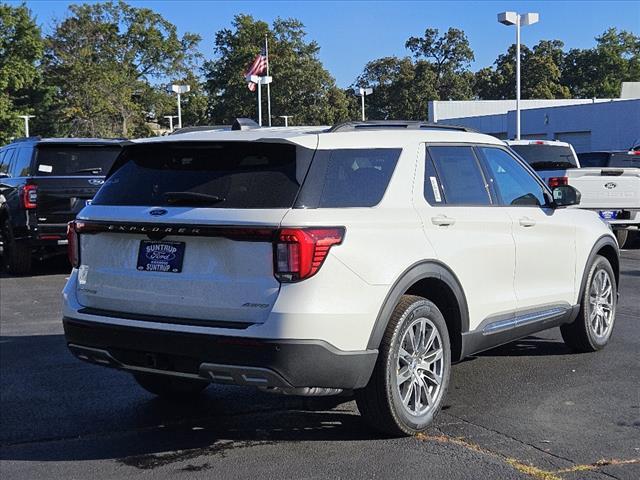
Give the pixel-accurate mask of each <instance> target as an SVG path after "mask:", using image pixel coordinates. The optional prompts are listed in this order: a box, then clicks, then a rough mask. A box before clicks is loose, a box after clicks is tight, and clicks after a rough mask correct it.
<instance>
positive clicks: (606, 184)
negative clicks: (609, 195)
mask: <svg viewBox="0 0 640 480" xmlns="http://www.w3.org/2000/svg"><path fill="white" fill-rule="evenodd" d="M617 186H618V184H616V183H615V182H607V183H605V184H604V188H608V189H609V190H611V189H612V188H616V187H617Z"/></svg>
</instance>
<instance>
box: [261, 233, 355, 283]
mask: <svg viewBox="0 0 640 480" xmlns="http://www.w3.org/2000/svg"><path fill="white" fill-rule="evenodd" d="M343 239H344V228H342V227H331V228H283V229H282V230H279V231H278V232H277V235H276V240H275V243H274V247H273V250H274V264H275V265H274V269H275V276H276V278H277V279H278V280H280V281H281V282H298V281H300V280H304V279H306V278H309V277H311V276H313V275H315V274H316V273H317V272H318V270H320V267H321V266H322V264H323V263H324V260H325V259H326V258H327V255H328V254H329V249H330V248H331V247H332V246H333V245H339V244H340V243H342V240H343Z"/></svg>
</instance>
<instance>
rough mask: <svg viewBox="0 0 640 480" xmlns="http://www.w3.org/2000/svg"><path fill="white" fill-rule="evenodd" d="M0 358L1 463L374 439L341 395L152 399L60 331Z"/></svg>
mask: <svg viewBox="0 0 640 480" xmlns="http://www.w3.org/2000/svg"><path fill="white" fill-rule="evenodd" d="M25 352H27V353H28V354H27V355H25ZM566 353H569V350H568V349H567V348H566V347H564V345H563V344H562V343H560V342H553V341H548V340H543V339H540V338H537V337H529V338H526V339H524V340H521V341H519V342H514V343H512V344H508V345H506V346H503V347H500V348H497V349H494V350H491V351H489V352H486V353H484V354H482V355H483V356H519V355H561V354H566ZM0 363H1V364H2V373H3V374H2V376H1V377H0V387H1V388H0V392H1V397H0V400H1V401H0V411H1V412H2V415H1V416H0V427H1V428H0V459H2V460H40V461H61V460H63V461H77V460H90V459H122V460H120V461H121V463H124V464H127V465H130V466H135V467H137V468H141V469H152V468H155V467H157V466H162V465H165V464H167V463H173V462H178V461H183V460H185V459H189V458H193V457H196V456H201V455H215V454H218V453H219V454H221V455H223V454H224V451H227V450H229V449H235V448H244V447H248V446H252V445H257V444H265V443H266V444H268V443H273V442H301V441H304V442H309V441H360V440H371V439H380V438H384V437H383V436H382V435H381V434H379V433H378V432H375V431H373V430H372V429H370V428H369V427H367V426H366V424H365V423H364V422H363V421H362V419H361V418H360V417H359V415H357V410H356V409H355V406H354V404H352V403H348V402H350V401H351V400H350V399H349V398H346V397H325V398H322V397H320V398H304V397H288V396H280V395H272V394H268V393H263V392H260V391H258V390H255V389H252V388H248V387H247V388H245V387H229V386H219V385H211V386H210V387H209V388H208V389H207V391H206V393H205V394H204V395H203V396H201V397H199V398H197V399H195V400H192V401H187V402H181V403H171V402H168V401H165V400H161V399H158V398H156V397H153V396H152V395H150V394H147V393H146V392H144V391H143V390H142V389H141V388H140V387H139V386H138V385H137V384H136V383H135V381H134V380H133V378H132V377H131V376H130V375H129V374H127V373H124V372H120V371H117V370H111V369H106V368H103V367H98V366H94V365H90V364H86V363H83V362H80V361H79V360H76V359H75V358H74V357H73V356H72V355H71V354H70V353H69V352H68V351H67V348H66V343H65V340H64V337H63V335H39V336H38V335H34V336H24V337H10V336H2V337H0ZM49 366H51V368H49ZM162 452H174V453H170V454H166V453H162Z"/></svg>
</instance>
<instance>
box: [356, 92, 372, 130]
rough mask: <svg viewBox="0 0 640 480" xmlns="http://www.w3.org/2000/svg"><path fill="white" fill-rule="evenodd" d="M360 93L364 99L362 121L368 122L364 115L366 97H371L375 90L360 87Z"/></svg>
mask: <svg viewBox="0 0 640 480" xmlns="http://www.w3.org/2000/svg"><path fill="white" fill-rule="evenodd" d="M359 92H360V96H361V97H362V121H363V122H364V121H365V120H366V118H365V115H364V97H366V96H367V95H371V94H372V93H373V88H362V87H360V90H359Z"/></svg>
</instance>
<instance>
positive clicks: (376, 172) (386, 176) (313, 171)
mask: <svg viewBox="0 0 640 480" xmlns="http://www.w3.org/2000/svg"><path fill="white" fill-rule="evenodd" d="M401 152H402V150H401V149H399V148H362V149H361V148H357V149H340V150H331V151H318V152H316V155H315V157H314V159H313V162H312V164H311V168H310V170H309V174H308V175H307V178H306V179H305V181H304V186H303V188H302V191H301V192H300V196H299V197H298V200H297V202H296V207H298V208H300V207H306V208H340V207H373V206H375V205H377V204H378V203H380V201H381V200H382V197H383V196H384V193H385V191H386V190H387V186H388V185H389V181H390V180H391V175H392V174H393V171H394V170H395V168H396V163H397V162H398V158H399V157H400V153H401Z"/></svg>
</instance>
